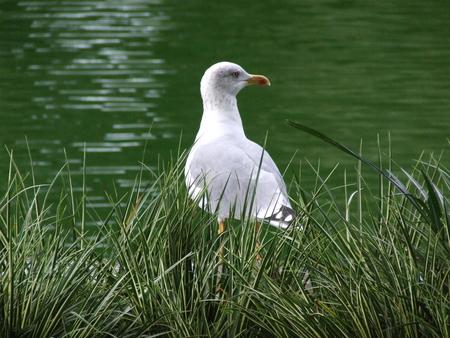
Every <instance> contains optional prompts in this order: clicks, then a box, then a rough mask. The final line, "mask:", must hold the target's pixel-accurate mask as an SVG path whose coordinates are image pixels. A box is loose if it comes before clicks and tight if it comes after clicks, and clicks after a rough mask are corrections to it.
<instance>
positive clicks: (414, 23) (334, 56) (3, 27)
mask: <svg viewBox="0 0 450 338" xmlns="http://www.w3.org/2000/svg"><path fill="white" fill-rule="evenodd" d="M449 23H450V3H449V2H448V1H431V2H424V1H417V0H413V1H404V0H401V1H387V0H386V1H376V2H375V1H374V2H366V3H364V2H356V1H351V0H345V1H316V0H307V1H293V0H290V1H282V2H280V1H272V0H271V1H264V2H263V1H261V2H259V3H256V2H247V1H240V0H233V1H226V2H221V3H216V2H212V1H209V2H206V1H200V0H194V1H175V0H170V1H164V0H152V1H148V0H145V1H144V0H128V1H124V0H120V1H119V0H111V1H96V0H91V1H8V0H6V1H5V0H4V1H3V2H2V3H1V4H0V135H1V142H2V144H5V145H6V146H7V147H8V148H10V149H14V154H15V158H16V161H17V162H18V164H19V166H21V167H22V168H26V166H27V165H28V164H29V157H28V151H27V147H29V148H30V153H31V157H32V159H33V164H34V167H35V173H36V175H37V176H38V178H39V180H41V181H43V182H46V181H49V180H50V179H51V178H52V177H53V176H54V174H55V173H56V171H57V170H58V169H59V167H60V166H61V165H62V163H63V162H64V161H65V157H66V156H67V158H68V159H69V162H70V164H71V169H72V172H73V173H74V175H78V176H80V175H81V170H80V166H81V163H82V161H83V149H84V148H85V150H86V152H87V174H88V177H87V187H88V190H89V195H90V204H91V206H94V207H96V208H98V209H101V208H104V207H105V206H107V205H108V203H107V202H106V198H105V192H106V191H110V190H111V189H112V182H115V184H116V185H117V186H118V187H119V188H121V189H127V188H129V187H130V186H131V185H132V183H133V178H134V177H135V175H136V174H137V173H138V171H139V168H140V164H139V163H140V161H142V160H143V161H144V162H145V163H146V164H147V165H148V166H150V167H155V166H156V162H157V158H158V155H159V154H160V155H161V156H162V157H163V158H168V157H169V153H170V152H171V151H172V152H173V151H176V149H177V146H178V142H179V138H180V134H181V132H182V133H183V139H182V145H183V146H184V147H187V146H188V145H189V144H190V143H191V142H192V140H193V138H194V136H195V133H196V131H197V128H198V124H199V120H200V117H201V101H200V97H199V81H200V78H201V76H202V74H203V71H204V70H205V69H206V68H207V67H208V66H209V65H211V64H213V63H215V62H217V61H222V60H228V61H234V62H237V63H239V64H241V65H242V66H244V67H245V68H246V69H247V70H248V71H249V72H251V73H261V74H264V75H266V76H268V77H269V78H270V79H271V81H272V86H271V87H270V88H249V89H246V90H245V91H243V92H242V93H241V94H240V95H239V105H240V110H241V113H242V118H243V121H244V125H245V128H246V132H247V135H248V136H249V137H250V138H252V139H254V140H255V141H258V142H260V143H262V142H264V139H265V136H266V132H268V133H269V134H268V135H269V138H268V144H267V148H268V150H269V151H270V153H271V154H272V157H273V158H274V159H275V161H276V162H277V163H278V164H279V166H280V167H281V168H282V169H283V168H284V167H286V165H287V164H288V162H289V161H290V159H291V157H292V156H293V155H294V154H295V153H296V152H297V153H296V155H295V157H294V159H295V161H299V160H304V159H309V160H310V161H311V162H313V163H315V162H316V161H317V159H319V158H320V159H321V163H322V166H323V167H324V169H325V170H326V169H329V168H332V167H333V166H334V165H335V164H336V163H338V162H340V163H343V166H350V167H351V166H353V165H354V162H353V160H352V159H350V158H348V157H346V155H344V154H342V153H338V152H337V151H336V150H334V149H333V148H331V147H329V146H326V145H324V144H323V143H321V142H320V141H319V140H317V139H314V138H312V137H310V136H307V135H305V134H301V133H299V132H298V131H296V130H294V129H292V128H290V127H288V126H287V125H286V123H285V120H286V119H291V120H295V121H299V122H302V123H304V124H306V125H309V126H311V127H314V128H317V129H319V130H321V131H323V132H324V133H326V134H328V135H330V136H333V137H335V138H336V139H338V140H340V141H342V142H343V143H345V144H348V145H349V146H351V147H353V148H355V149H356V148H358V147H359V142H360V139H361V138H363V139H364V144H365V146H364V149H365V150H364V153H365V154H366V155H367V156H368V157H369V158H376V154H377V150H376V136H377V134H378V133H379V134H380V135H381V138H382V140H383V143H384V144H386V142H385V141H386V140H387V134H388V132H390V133H391V138H392V144H393V153H394V157H395V159H396V160H397V161H398V162H399V163H400V164H402V165H405V166H407V165H409V164H411V163H412V159H414V158H417V157H418V156H419V155H420V152H421V151H422V150H425V151H427V152H440V151H441V150H442V149H445V148H448V137H449V135H450V133H449V130H450V129H449V127H450V24H449ZM27 144H28V145H27ZM144 144H147V146H148V150H147V153H146V156H145V158H143V149H144ZM0 158H1V161H0V175H1V177H5V175H6V173H7V170H8V159H7V153H6V152H5V151H2V152H1V153H0ZM448 159H449V157H448V153H447V154H444V157H443V161H444V162H446V164H449V161H448ZM290 174H292V173H288V175H290ZM303 175H304V177H305V179H306V181H307V180H308V171H306V172H304V173H303ZM75 181H76V182H77V180H75ZM3 182H5V180H3ZM77 184H78V185H79V181H78V183H77ZM78 188H79V186H78Z"/></svg>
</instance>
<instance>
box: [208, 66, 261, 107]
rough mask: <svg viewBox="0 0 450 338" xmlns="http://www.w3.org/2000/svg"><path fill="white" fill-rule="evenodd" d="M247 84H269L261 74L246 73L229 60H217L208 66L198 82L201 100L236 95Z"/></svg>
mask: <svg viewBox="0 0 450 338" xmlns="http://www.w3.org/2000/svg"><path fill="white" fill-rule="evenodd" d="M248 85H259V86H270V81H269V79H268V78H267V77H265V76H263V75H253V74H249V73H247V72H246V71H245V70H244V69H243V68H242V67H241V66H239V65H237V64H235V63H231V62H219V63H216V64H214V65H212V66H211V67H209V68H208V69H207V70H206V71H205V74H204V75H203V77H202V80H201V82H200V90H201V93H202V98H203V100H207V99H211V98H212V97H214V98H216V99H217V98H218V97H220V96H229V95H231V96H236V95H237V94H238V93H239V91H240V90H241V89H242V88H244V87H247V86H248Z"/></svg>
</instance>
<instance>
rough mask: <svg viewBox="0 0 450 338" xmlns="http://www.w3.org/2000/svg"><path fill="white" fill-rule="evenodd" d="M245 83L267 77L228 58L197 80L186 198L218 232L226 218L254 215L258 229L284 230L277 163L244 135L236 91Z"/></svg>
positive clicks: (288, 216)
mask: <svg viewBox="0 0 450 338" xmlns="http://www.w3.org/2000/svg"><path fill="white" fill-rule="evenodd" d="M249 85H258V86H270V81H269V79H268V78H267V77H265V76H263V75H252V74H249V73H247V72H246V71H245V70H244V69H243V68H242V67H241V66H239V65H237V64H234V63H231V62H219V63H216V64H214V65H212V66H211V67H209V68H208V69H207V70H206V71H205V73H204V75H203V77H202V79H201V82H200V92H201V96H202V99H203V116H202V120H201V123H200V129H199V130H198V133H197V136H196V138H195V142H194V144H193V146H192V147H191V149H190V152H189V155H188V158H187V161H186V166H185V180H186V186H187V189H188V194H189V197H190V198H191V199H193V200H194V201H197V202H198V204H199V206H200V207H201V208H203V209H205V210H206V211H208V212H210V213H214V214H216V215H217V220H218V223H219V231H218V232H219V234H221V233H223V232H224V230H225V223H224V222H225V220H226V219H229V218H234V219H243V218H245V217H249V218H251V219H256V224H257V230H258V229H259V223H260V222H267V223H269V224H270V225H273V226H275V227H279V228H287V227H288V226H289V225H290V224H291V223H292V221H293V220H294V219H295V212H294V210H293V209H292V206H291V204H290V202H289V196H288V194H287V191H286V184H285V183H284V181H283V177H282V176H281V173H280V171H279V170H278V168H277V166H276V164H275V163H274V161H273V160H272V158H271V157H270V155H269V154H268V153H267V152H266V151H265V150H264V148H263V147H261V146H260V145H258V144H256V143H255V142H253V141H251V140H249V139H248V138H247V137H246V136H245V133H244V128H243V125H242V120H241V116H240V114H239V110H238V105H237V100H236V95H237V94H238V93H239V92H240V90H241V89H243V88H245V87H247V86H249Z"/></svg>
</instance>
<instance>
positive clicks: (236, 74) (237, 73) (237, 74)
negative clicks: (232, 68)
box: [231, 72, 239, 79]
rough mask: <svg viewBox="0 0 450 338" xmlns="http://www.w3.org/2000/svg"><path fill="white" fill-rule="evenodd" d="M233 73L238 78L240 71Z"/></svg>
mask: <svg viewBox="0 0 450 338" xmlns="http://www.w3.org/2000/svg"><path fill="white" fill-rule="evenodd" d="M231 75H232V76H233V77H234V78H236V79H237V78H238V77H239V72H233V73H231Z"/></svg>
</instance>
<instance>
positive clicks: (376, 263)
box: [0, 125, 450, 338]
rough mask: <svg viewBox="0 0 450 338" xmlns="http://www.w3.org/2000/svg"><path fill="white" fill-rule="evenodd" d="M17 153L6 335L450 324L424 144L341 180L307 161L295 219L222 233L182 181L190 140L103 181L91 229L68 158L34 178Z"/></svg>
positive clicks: (7, 225) (435, 174) (438, 218)
mask: <svg viewBox="0 0 450 338" xmlns="http://www.w3.org/2000/svg"><path fill="white" fill-rule="evenodd" d="M296 127H298V128H300V129H303V130H304V131H306V132H309V133H312V134H314V131H312V130H308V128H306V129H305V127H302V126H300V125H296ZM315 135H316V136H318V137H319V138H322V139H323V140H324V141H326V142H328V143H331V144H333V145H334V146H336V147H338V148H339V147H342V146H341V145H339V144H334V143H333V142H334V141H333V140H331V139H328V138H326V137H325V136H324V135H321V134H320V133H316V134H315ZM340 150H342V151H344V152H347V153H349V154H350V155H352V156H355V157H358V156H359V155H358V154H356V153H352V152H351V151H350V150H349V149H347V148H345V147H344V148H340ZM10 160H11V161H10V163H11V166H10V173H9V175H8V177H7V179H6V180H4V181H3V182H4V183H3V184H4V190H6V193H5V194H4V195H3V197H2V198H1V201H0V268H1V270H0V286H1V288H0V336H1V337H40V338H41V337H157V336H163V337H448V336H449V330H450V324H449V307H450V295H449V287H450V282H449V272H450V238H449V229H450V220H449V218H450V217H449V211H448V196H449V188H450V171H449V170H448V168H446V167H445V166H444V165H443V163H442V161H440V160H439V159H436V158H434V157H433V156H430V157H429V158H428V159H427V160H425V159H424V158H422V159H420V160H418V161H417V162H416V163H415V165H414V167H413V168H411V169H410V170H403V169H400V168H392V167H393V164H392V160H391V158H390V155H389V152H388V154H387V155H381V152H380V158H379V161H378V163H377V164H373V163H371V162H370V163H369V162H367V161H366V160H364V159H360V160H362V161H359V162H355V163H357V168H356V179H355V181H354V182H350V179H346V178H344V179H343V182H342V185H341V186H339V187H335V186H332V185H330V183H329V182H330V181H329V178H330V177H332V176H333V175H335V173H329V174H328V173H327V174H325V175H321V174H319V173H318V172H317V171H315V169H314V168H313V167H310V168H304V169H305V170H304V172H303V175H316V185H315V187H314V189H313V190H312V191H304V190H302V185H301V180H300V179H297V180H294V181H293V182H292V184H291V187H290V191H291V195H292V197H293V199H294V201H293V203H294V205H295V208H296V209H297V210H299V211H300V213H301V214H302V217H301V220H299V222H301V223H302V224H303V225H304V230H303V231H301V230H299V228H298V227H292V228H291V229H289V230H287V231H278V230H275V229H269V227H268V226H263V227H262V230H261V232H260V233H259V234H256V233H255V231H256V230H255V229H256V228H255V224H254V223H253V222H252V221H246V222H242V223H239V222H231V224H229V225H228V227H227V231H226V232H225V233H224V234H223V235H222V236H221V238H219V237H218V235H217V224H216V220H215V217H214V216H210V215H207V214H205V213H203V212H202V211H201V210H200V209H199V208H198V207H197V206H196V204H195V203H194V202H192V201H190V200H189V198H188V197H187V195H186V189H185V187H184V181H183V155H181V156H180V157H179V158H178V159H175V160H174V161H171V162H169V163H168V164H166V165H165V166H163V167H162V168H161V170H160V171H159V174H154V173H152V172H151V171H150V170H147V169H146V168H145V167H143V172H142V176H141V175H140V176H139V177H137V179H136V185H135V188H134V189H133V190H130V192H129V193H128V194H127V195H126V196H122V197H120V198H119V197H111V208H110V213H109V214H108V216H107V217H104V219H102V222H103V225H100V226H99V232H98V233H97V234H96V235H95V236H92V234H90V235H89V234H88V232H87V231H86V226H85V223H86V221H87V220H88V219H89V218H94V219H95V218H96V217H95V216H93V215H91V213H93V211H92V210H90V209H89V208H88V207H86V196H85V195H84V193H81V194H80V193H74V189H73V188H72V186H73V184H72V181H71V176H70V170H69V168H68V166H64V167H63V168H62V169H61V171H60V172H59V173H58V174H57V175H56V177H55V180H54V182H53V183H52V184H50V185H39V184H38V182H35V179H34V177H33V175H32V171H31V174H28V175H24V174H23V173H22V172H21V171H20V170H19V168H17V167H16V166H15V163H14V160H13V158H12V156H11V159H10ZM358 163H359V164H358ZM364 166H368V167H367V169H365V170H364V172H365V173H367V174H368V175H369V174H370V175H378V177H379V180H378V183H377V184H376V186H373V185H372V186H369V185H368V184H366V183H365V182H366V181H365V180H364V176H363V175H362V172H363V171H362V170H361V168H362V167H364ZM372 169H373V172H372V173H370V172H369V170H372ZM393 172H396V173H397V175H398V176H394V174H393ZM148 175H153V182H154V183H153V184H152V185H151V186H146V187H144V186H142V184H141V177H143V176H148ZM370 182H374V180H370ZM55 193H58V194H59V198H58V199H56V202H55V198H54V196H55ZM50 195H52V196H53V197H52V198H50V197H49V196H50ZM256 236H259V239H260V242H261V246H260V247H258V246H257V245H256ZM221 245H223V247H224V254H223V258H220V254H219V253H220V250H221V249H220V248H221ZM258 254H259V255H260V256H258Z"/></svg>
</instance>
